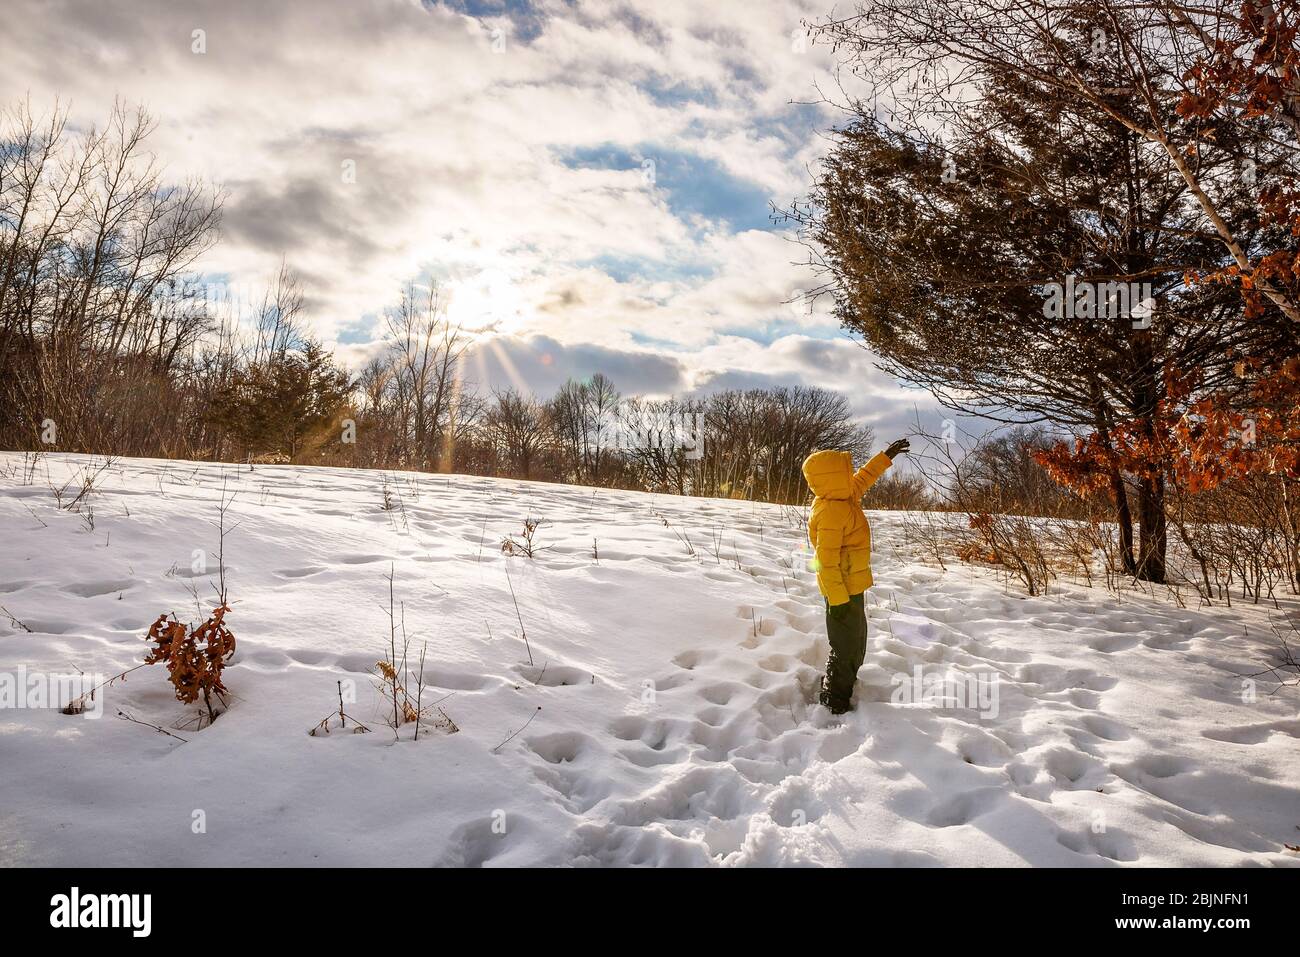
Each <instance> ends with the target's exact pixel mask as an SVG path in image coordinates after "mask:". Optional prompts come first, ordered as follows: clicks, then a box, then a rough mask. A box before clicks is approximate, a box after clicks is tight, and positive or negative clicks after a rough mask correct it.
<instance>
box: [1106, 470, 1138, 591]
mask: <svg viewBox="0 0 1300 957" xmlns="http://www.w3.org/2000/svg"><path fill="white" fill-rule="evenodd" d="M1110 491H1111V495H1112V496H1113V497H1114V499H1115V524H1116V525H1117V526H1119V558H1120V564H1121V565H1122V566H1123V569H1124V574H1125V575H1137V563H1136V562H1135V561H1134V560H1133V513H1132V511H1131V510H1130V509H1129V504H1128V489H1126V488H1125V487H1124V476H1122V475H1120V473H1119V469H1117V468H1113V469H1111V470H1110Z"/></svg>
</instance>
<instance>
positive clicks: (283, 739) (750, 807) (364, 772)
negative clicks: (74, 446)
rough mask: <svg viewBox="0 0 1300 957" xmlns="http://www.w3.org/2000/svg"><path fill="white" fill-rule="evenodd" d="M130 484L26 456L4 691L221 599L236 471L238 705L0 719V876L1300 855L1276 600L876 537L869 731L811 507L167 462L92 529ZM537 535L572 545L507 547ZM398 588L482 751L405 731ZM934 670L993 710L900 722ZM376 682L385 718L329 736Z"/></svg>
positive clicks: (378, 709) (1, 713)
mask: <svg viewBox="0 0 1300 957" xmlns="http://www.w3.org/2000/svg"><path fill="white" fill-rule="evenodd" d="M96 461H101V462H102V460H92V459H90V458H88V457H81V456H46V457H44V458H42V459H41V461H40V462H39V463H38V464H37V465H36V467H35V470H34V471H32V470H31V469H30V462H28V463H25V462H24V458H23V456H21V455H17V454H14V453H5V454H0V542H3V544H2V545H0V605H3V607H4V609H5V610H6V613H7V614H6V613H0V673H8V674H11V675H13V674H17V673H18V672H19V669H20V668H21V669H25V674H26V676H27V678H28V680H37V681H38V680H39V679H40V677H41V676H42V675H47V674H50V673H60V674H67V673H70V672H73V673H75V672H76V671H78V670H80V671H84V672H87V673H99V674H103V675H106V676H107V675H110V674H112V673H114V672H118V671H121V670H123V669H125V668H128V667H130V666H132V665H133V664H136V663H138V662H139V661H140V659H141V658H142V656H143V654H144V652H145V650H146V647H147V646H146V644H145V642H144V641H142V637H143V636H144V634H145V631H146V630H147V628H148V627H149V625H150V623H151V622H152V621H153V620H154V619H155V618H156V617H157V616H158V615H159V614H160V613H162V612H168V611H174V612H175V613H176V614H177V615H178V616H179V617H180V618H182V619H184V620H196V619H197V618H198V617H199V615H200V614H206V610H207V609H208V608H210V607H211V597H212V594H213V588H212V581H211V580H210V575H211V574H214V573H215V571H216V564H217V563H216V560H215V557H214V555H213V553H215V551H216V547H217V531H216V522H217V519H218V505H219V502H220V500H221V496H222V488H223V484H224V487H225V489H226V492H227V495H229V494H230V493H236V494H235V498H234V503H233V505H232V506H231V508H230V521H231V523H232V524H235V525H236V527H235V528H234V530H233V531H231V532H230V533H229V535H228V536H227V538H226V543H225V549H226V564H227V568H228V571H227V576H228V580H229V588H230V597H231V605H232V608H233V611H232V613H231V614H230V615H229V617H228V619H227V620H228V623H229V624H230V626H231V628H232V629H233V631H234V632H235V634H236V635H237V636H238V641H239V648H238V651H237V653H236V657H235V659H234V662H233V663H232V664H231V665H230V667H229V668H228V669H227V671H226V683H227V684H228V686H229V687H230V689H231V691H232V692H233V698H232V699H231V707H230V709H229V710H228V711H227V712H226V713H225V714H223V715H222V716H221V717H220V718H219V719H218V720H217V722H216V723H215V724H213V725H211V726H210V727H204V728H202V729H201V730H198V731H195V730H181V729H182V728H192V726H193V722H192V720H190V719H191V718H192V716H193V715H194V714H195V713H196V709H195V708H187V707H185V706H183V705H181V704H180V703H179V702H177V701H176V700H175V699H174V698H173V697H172V694H171V688H170V685H169V684H168V683H167V676H166V673H165V672H164V671H163V670H162V667H161V666H154V667H149V668H142V669H140V670H138V671H135V672H133V673H131V674H130V675H129V676H128V678H127V680H126V681H125V682H120V683H117V684H115V685H113V686H112V687H111V688H109V689H107V690H106V691H104V692H101V693H100V695H101V696H102V698H97V700H98V701H99V703H101V704H102V705H103V717H101V718H100V719H98V720H95V719H91V718H87V717H86V716H84V715H83V716H81V717H76V716H68V715H64V714H61V713H60V712H59V711H58V710H56V709H53V708H38V707H7V708H5V709H4V710H0V768H3V773H0V863H3V864H33V865H37V864H66V865H109V864H128V865H186V864H206V865H236V864H267V865H277V864H309V865H310V864H316V863H319V864H328V865H339V864H402V865H427V864H451V865H479V864H490V865H512V864H579V865H581V864H679V865H708V864H724V865H774V864H826V865H839V864H880V865H934V864H962V865H985V864H988V865H992V864H1033V865H1053V866H1062V865H1064V866H1072V865H1082V866H1092V865H1108V864H1112V863H1116V862H1118V863H1124V864H1137V865H1196V864H1209V865H1233V864H1262V865H1296V864H1298V863H1300V855H1297V854H1296V853H1294V852H1291V851H1288V850H1286V849H1285V847H1284V845H1285V844H1287V843H1291V844H1294V843H1296V842H1297V839H1300V829H1298V827H1300V760H1297V758H1298V757H1300V746H1298V739H1300V718H1298V717H1297V712H1296V704H1297V699H1296V692H1295V690H1294V689H1287V690H1284V691H1282V692H1279V693H1277V694H1274V695H1270V694H1269V693H1268V692H1269V691H1270V690H1272V689H1273V688H1274V687H1275V683H1273V682H1269V681H1267V680H1261V681H1260V683H1259V694H1258V697H1257V698H1256V700H1254V701H1253V702H1251V701H1244V700H1243V683H1242V677H1241V676H1243V675H1247V674H1252V673H1255V672H1258V671H1259V670H1260V669H1261V667H1262V666H1263V663H1264V662H1265V660H1266V659H1267V645H1268V641H1269V635H1268V626H1267V619H1266V616H1265V613H1264V612H1263V611H1262V610H1261V609H1255V608H1244V609H1238V608H1233V609H1231V610H1227V609H1220V608H1213V609H1205V610H1200V611H1197V610H1192V609H1180V608H1178V607H1177V606H1176V605H1174V604H1172V603H1170V602H1167V601H1163V600H1160V601H1157V600H1153V599H1148V598H1142V597H1129V596H1126V597H1125V598H1124V599H1123V600H1122V601H1118V600H1116V599H1115V598H1113V597H1111V596H1109V595H1107V594H1106V593H1105V592H1104V591H1100V590H1093V591H1089V590H1086V589H1082V588H1073V587H1065V588H1063V589H1061V590H1060V592H1059V593H1056V594H1053V595H1051V596H1049V597H1047V598H1035V599H1029V598H1024V597H1021V596H1020V595H1017V594H1014V593H1008V592H1007V591H1006V590H1005V589H1004V588H1003V587H1002V586H1001V585H999V584H998V583H996V582H995V581H993V579H992V578H989V577H987V576H985V575H983V574H982V573H977V572H974V571H972V570H970V569H969V568H966V567H960V568H958V569H952V570H949V571H948V572H947V573H946V574H944V573H941V572H940V571H939V570H938V569H936V568H933V567H929V566H925V565H922V564H917V563H912V562H909V561H907V560H905V559H904V557H903V555H902V553H901V552H900V551H899V550H898V549H897V548H895V547H893V546H894V543H896V542H897V540H898V537H899V532H898V529H897V526H896V524H895V521H894V520H893V519H892V518H891V517H890V516H889V515H888V514H873V515H872V520H873V524H874V528H875V538H876V547H877V553H878V554H877V556H876V581H877V584H876V586H875V588H874V589H873V590H872V592H871V595H870V606H871V622H870V627H871V634H870V644H869V648H868V656H867V665H866V666H865V667H864V668H863V670H862V672H861V673H860V676H859V678H860V681H859V689H858V707H857V710H856V712H854V713H852V714H850V715H848V716H847V720H845V721H844V722H843V723H842V724H838V725H837V724H833V723H832V722H831V720H830V718H829V715H828V714H827V713H826V712H825V711H824V710H822V709H820V708H818V707H813V706H811V705H810V704H809V702H810V699H811V697H812V689H813V685H814V682H815V680H816V676H817V674H818V671H819V668H820V667H821V665H822V664H823V663H824V661H825V657H826V651H827V647H826V640H825V636H824V629H823V624H822V605H821V599H820V597H819V595H818V594H817V589H816V584H815V582H814V580H813V577H812V575H811V573H810V572H809V571H808V570H807V567H806V563H807V558H808V556H807V554H806V552H805V549H804V546H803V540H802V536H803V529H802V528H801V527H800V521H799V513H798V512H797V511H795V510H793V509H782V508H780V507H776V506H765V505H753V504H749V503H739V502H730V501H719V500H700V499H681V498H672V497H666V496H652V495H645V494H639V493H632V492H617V491H593V490H592V489H589V488H579V487H568V486H556V485H543V484H535V483H527V482H514V481H503V480H493V479H484V478H473V477H462V476H452V477H445V476H430V475H415V474H389V475H387V476H385V475H382V474H380V473H375V472H362V471H347V470H338V469H311V468H297V467H287V466H286V467H271V466H258V467H257V468H256V469H254V470H251V471H250V470H249V469H248V468H247V467H246V466H244V467H239V466H222V465H214V464H200V463H189V462H163V461H152V460H136V459H121V460H117V461H116V462H114V463H113V464H112V465H111V466H110V467H109V468H107V469H104V470H102V471H101V472H100V473H99V475H98V478H97V480H96V483H95V488H94V491H92V492H89V493H87V495H86V496H85V497H84V498H83V499H82V501H81V502H80V503H78V506H77V510H68V509H61V508H59V507H58V499H57V498H56V495H55V494H54V492H53V491H52V488H51V486H53V487H54V488H57V489H62V488H63V487H64V485H65V483H68V482H69V480H71V484H70V485H68V490H67V491H64V492H62V495H61V497H62V501H63V503H64V504H65V505H66V504H67V503H68V502H69V500H70V499H71V498H73V497H74V496H75V495H76V494H77V492H78V491H80V489H81V477H82V476H84V475H85V474H87V469H89V471H90V472H94V471H95V468H93V467H91V466H92V463H94V462H96ZM385 487H387V489H388V500H389V502H390V504H391V505H392V507H391V508H390V509H388V510H385V509H383V508H382V507H381V506H382V505H383V503H384V500H385ZM528 516H532V517H534V518H543V519H545V520H546V522H547V524H545V525H543V526H542V527H541V529H540V530H539V532H538V534H537V539H538V543H539V545H540V546H541V547H542V548H543V549H544V550H543V551H541V552H540V554H539V555H538V556H537V557H536V558H534V559H531V560H530V559H528V558H525V557H514V558H507V557H505V556H503V555H502V554H501V551H500V542H501V539H502V538H503V537H504V536H506V535H508V534H517V533H518V532H519V531H520V528H521V526H522V525H523V522H524V519H525V518H526V517H528ZM196 553H197V554H196ZM205 565H206V570H203V569H204V566H205ZM195 568H198V569H200V571H199V572H198V573H197V574H196V573H195V572H194V569H195ZM390 568H391V569H392V571H393V574H394V593H395V596H396V599H397V601H398V602H400V603H401V611H402V613H403V614H404V618H405V625H406V630H407V633H408V636H409V638H410V641H411V646H412V650H413V654H414V655H415V656H416V657H418V654H419V649H420V647H421V646H422V645H424V643H426V642H427V655H428V657H427V661H426V664H425V684H426V689H425V691H424V700H425V701H426V702H427V701H430V700H433V701H439V702H440V706H441V707H442V708H443V709H444V710H445V712H446V713H447V715H448V716H449V717H450V718H451V719H452V720H453V721H454V722H455V724H456V725H457V726H458V727H459V729H460V730H459V732H458V733H452V734H448V733H445V732H444V731H439V730H437V729H433V730H430V729H429V728H428V727H427V726H426V728H425V731H424V732H423V733H422V734H421V737H420V740H419V741H413V740H411V732H412V728H411V726H407V727H404V728H403V729H402V732H401V735H400V740H397V739H395V736H394V734H393V732H392V731H391V730H389V729H388V728H387V727H386V726H385V725H384V723H383V722H384V714H385V709H386V707H387V709H388V712H389V713H391V702H388V703H385V702H384V701H382V700H381V699H380V697H379V694H378V693H377V691H376V690H375V689H374V687H373V680H372V679H371V678H370V676H369V674H368V672H369V671H371V670H373V669H374V666H375V663H376V661H378V660H379V658H381V657H382V656H383V655H384V654H385V652H386V649H387V648H388V642H389V630H388V629H389V624H388V617H387V602H388V587H389V585H388V581H387V577H386V576H387V575H388V574H389V571H390ZM507 573H508V577H507ZM512 589H513V593H514V599H512V595H511V591H512ZM196 593H197V596H198V604H199V606H200V607H201V609H202V611H199V610H196V600H195V594H196ZM516 600H517V604H518V612H516ZM9 616H12V620H11V618H10V617H9ZM521 620H522V624H523V629H524V630H525V631H526V637H527V644H525V641H524V640H523V636H522V635H521V627H520V625H521ZM530 654H531V657H532V663H531V664H530V663H529V660H528V659H529V655H530ZM410 666H411V668H412V669H414V668H415V667H416V664H415V662H414V661H412V662H410ZM918 669H919V671H918ZM918 674H919V675H920V676H921V679H922V680H923V681H925V680H931V676H942V675H957V676H962V677H964V678H967V679H971V682H972V683H971V684H970V685H969V687H970V688H971V689H973V690H977V691H982V692H984V693H985V697H984V698H980V697H978V696H976V697H973V698H970V699H968V700H966V701H965V702H964V703H965V705H966V707H961V708H958V707H952V706H945V707H936V706H933V703H930V704H929V705H927V704H926V703H921V704H911V705H909V704H902V703H893V702H891V700H890V699H891V696H897V694H898V690H897V689H898V688H899V687H901V686H900V685H899V679H900V678H901V677H904V676H905V677H907V678H909V679H911V678H913V677H915V676H917V675H918ZM33 676H35V677H34V678H33ZM971 676H975V677H974V678H973V679H972V678H971ZM980 676H982V677H980ZM349 679H350V680H351V681H352V682H354V686H355V688H356V689H357V702H356V703H355V704H349V705H348V706H347V710H348V711H349V712H350V713H352V714H353V715H354V716H355V717H357V718H360V719H361V720H362V721H364V722H366V723H367V724H368V725H369V726H370V727H371V728H373V729H374V731H373V732H372V733H370V734H350V733H342V732H340V731H339V730H338V729H336V730H334V731H333V732H332V733H331V734H329V735H328V736H325V735H321V736H309V735H308V733H307V732H308V731H309V729H311V728H313V727H314V726H316V725H317V724H318V723H319V722H320V721H321V719H322V718H323V717H325V716H326V715H328V714H329V713H330V712H331V711H334V710H336V709H337V707H338V682H339V681H347V680H349ZM11 680H12V679H11ZM907 687H910V685H908V686H907ZM18 703H19V704H22V703H24V702H23V701H20V702H18ZM26 703H28V704H31V703H32V701H31V700H28V701H27V702H26ZM539 708H540V710H538V709H539ZM119 711H123V712H126V713H128V714H130V715H131V716H133V717H134V718H135V719H136V720H137V721H141V722H148V723H149V724H154V725H158V726H160V727H163V728H166V729H169V730H171V731H172V732H173V733H174V734H175V735H177V736H178V737H170V736H167V735H164V734H160V733H157V732H155V731H153V730H151V729H150V728H148V727H145V726H144V725H142V724H138V723H132V722H129V721H126V720H120V719H118V718H117V713H118V712H119ZM521 729H522V730H521ZM181 739H184V740H183V741H182V740H181Z"/></svg>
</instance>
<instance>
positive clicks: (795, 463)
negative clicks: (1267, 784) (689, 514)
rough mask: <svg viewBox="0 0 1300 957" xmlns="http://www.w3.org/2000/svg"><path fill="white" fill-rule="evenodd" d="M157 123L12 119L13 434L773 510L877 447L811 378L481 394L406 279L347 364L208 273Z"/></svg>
mask: <svg viewBox="0 0 1300 957" xmlns="http://www.w3.org/2000/svg"><path fill="white" fill-rule="evenodd" d="M153 126H154V124H153V121H152V120H151V118H150V117H149V116H148V115H147V114H146V113H145V112H143V111H141V110H130V109H128V108H126V107H125V106H122V105H118V106H116V107H115V108H114V110H113V111H112V114H111V116H110V117H109V119H108V122H107V123H106V124H105V126H104V127H103V128H102V129H92V130H90V131H88V132H84V133H80V134H75V135H74V134H73V133H72V132H71V131H70V130H69V129H68V126H67V114H66V112H63V111H61V110H58V109H56V110H55V111H54V112H53V114H52V115H50V116H48V117H46V118H43V119H41V118H38V117H37V116H36V115H35V114H34V113H33V112H32V110H31V109H30V107H29V106H28V105H27V104H25V103H24V104H19V105H17V106H15V107H12V108H10V109H8V110H7V111H5V112H4V114H3V116H2V118H0V383H2V385H0V390H2V394H0V446H3V447H6V448H11V449H20V450H61V451H79V452H96V453H112V454H118V455H136V456H163V457H173V458H195V459H213V460H222V461H254V462H303V463H312V464H337V465H351V466H360V467H365V468H401V469H417V470H425V471H458V472H471V473H476V474H482V475H500V476H512V477H518V478H526V479H540V480H550V481H563V482H579V483H584V484H591V485H604V486H617V487H624V488H636V489H647V490H655V491H663V492H671V493H676V494H697V495H723V496H736V497H745V498H755V499H764V500H769V501H780V502H797V501H802V500H803V499H804V497H805V494H806V490H805V489H804V487H803V481H802V477H801V475H800V471H799V466H800V463H801V462H802V460H803V458H804V456H806V455H807V454H808V453H809V452H812V451H814V450H815V449H817V448H821V447H825V446H836V447H840V448H846V449H850V450H852V451H853V452H854V453H855V454H857V455H859V456H861V455H866V454H867V453H868V452H869V451H870V446H871V442H872V436H871V432H870V430H869V429H866V428H862V427H859V426H857V425H855V424H854V422H853V416H852V413H851V409H850V407H849V405H848V403H847V401H846V400H845V399H844V397H843V396H840V395H836V394H833V393H830V392H826V391H823V390H818V389H806V388H789V389H750V390H732V391H725V392H718V393H715V394H713V395H709V396H707V397H703V398H699V399H668V400H660V401H647V400H643V399H640V398H637V397H625V396H622V395H621V394H620V393H619V391H618V389H617V387H616V385H615V383H613V382H611V381H610V380H609V379H607V378H605V377H604V376H601V375H596V376H593V377H592V378H591V379H590V380H587V381H583V382H578V381H569V382H567V383H565V384H564V386H562V387H561V388H560V389H559V390H558V392H557V393H556V394H555V395H554V396H551V397H550V398H537V397H534V396H532V395H527V394H524V393H522V392H519V391H517V390H513V389H508V390H504V391H497V392H482V391H480V390H477V389H476V388H475V387H474V384H473V383H471V382H469V381H467V379H466V377H465V374H464V373H465V365H466V359H467V357H468V355H469V353H470V350H471V349H472V348H473V345H474V344H473V342H472V341H471V340H470V339H468V338H467V337H466V336H465V335H463V334H462V332H461V331H460V330H459V329H458V328H456V327H455V326H453V325H452V324H450V323H449V322H448V321H447V317H446V315H445V311H444V309H443V308H442V307H443V305H444V303H442V302H441V301H440V294H439V289H438V287H437V285H436V284H435V283H429V284H428V285H425V286H417V285H414V284H412V285H410V286H408V287H407V288H406V289H405V290H403V291H402V293H401V296H400V299H399V301H398V304H397V305H396V306H395V307H393V308H392V309H389V310H387V311H386V312H385V314H384V326H383V329H382V343H381V347H380V349H379V351H378V353H377V354H376V355H375V357H374V358H373V359H372V361H370V362H369V363H368V364H367V365H366V366H365V367H364V368H363V369H362V370H361V371H360V373H359V374H358V375H356V376H352V375H349V374H348V373H347V372H346V371H345V370H343V369H341V368H339V366H338V365H337V364H336V363H335V360H334V358H333V356H332V355H331V354H330V352H329V351H328V350H327V349H326V348H324V347H323V346H322V344H321V343H320V342H318V341H316V340H314V339H313V338H312V337H311V336H310V335H309V334H308V333H307V331H306V328H305V323H304V321H303V302H304V296H303V291H302V289H301V287H300V285H299V283H298V281H297V279H296V278H295V277H294V275H293V273H292V272H291V271H290V270H289V269H288V268H286V267H283V266H282V267H281V268H280V270H279V272H278V274H277V275H276V277H275V279H274V280H273V281H272V283H271V284H270V286H269V288H267V289H266V290H265V291H264V292H262V293H260V294H259V295H258V296H257V298H256V301H254V302H251V303H250V302H244V301H237V300H236V299H235V298H234V297H233V296H231V295H230V294H229V293H224V292H219V293H217V294H214V293H213V291H212V290H211V289H210V288H209V287H208V286H205V285H203V284H201V283H200V282H199V281H198V280H197V279H196V278H195V277H196V269H197V266H198V263H199V259H200V257H201V256H202V255H203V254H204V253H205V252H207V251H208V250H209V249H210V248H211V247H212V246H213V244H214V243H215V242H216V241H217V237H218V230H219V225H220V221H221V194H220V192H219V191H218V190H217V189H216V188H214V187H213V186H211V185H209V184H205V183H201V182H197V181H193V182H186V183H182V184H171V183H168V182H166V181H165V180H164V178H163V174H162V172H161V171H160V170H159V169H158V167H157V166H156V164H155V163H154V161H153V158H152V156H151V154H150V153H149V152H148V149H147V141H148V138H149V134H150V133H151V131H152V130H153ZM241 317H242V319H243V321H236V320H237V319H239V318H241ZM697 433H702V434H697Z"/></svg>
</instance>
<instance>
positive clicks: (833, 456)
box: [803, 449, 853, 499]
mask: <svg viewBox="0 0 1300 957" xmlns="http://www.w3.org/2000/svg"><path fill="white" fill-rule="evenodd" d="M803 477H804V479H805V480H806V481H807V482H808V487H809V488H810V489H812V490H813V494H814V495H817V496H820V497H821V498H845V499H846V498H848V497H849V489H850V485H851V481H852V479H853V456H852V455H850V454H849V453H848V452H841V451H839V450H838V449H823V450H822V451H820V452H814V453H813V454H812V455H810V456H808V457H807V458H806V459H804V460H803Z"/></svg>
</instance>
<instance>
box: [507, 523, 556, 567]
mask: <svg viewBox="0 0 1300 957" xmlns="http://www.w3.org/2000/svg"><path fill="white" fill-rule="evenodd" d="M544 524H545V523H544V522H543V521H542V519H540V518H526V519H524V530H523V531H522V532H520V533H519V534H518V535H507V536H506V537H505V538H503V539H502V540H501V551H502V552H503V553H504V554H506V555H522V556H523V557H524V558H534V557H535V556H536V555H537V553H538V552H539V551H543V549H542V548H540V547H538V545H537V541H536V538H537V530H538V529H539V528H541V527H542V525H544Z"/></svg>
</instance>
